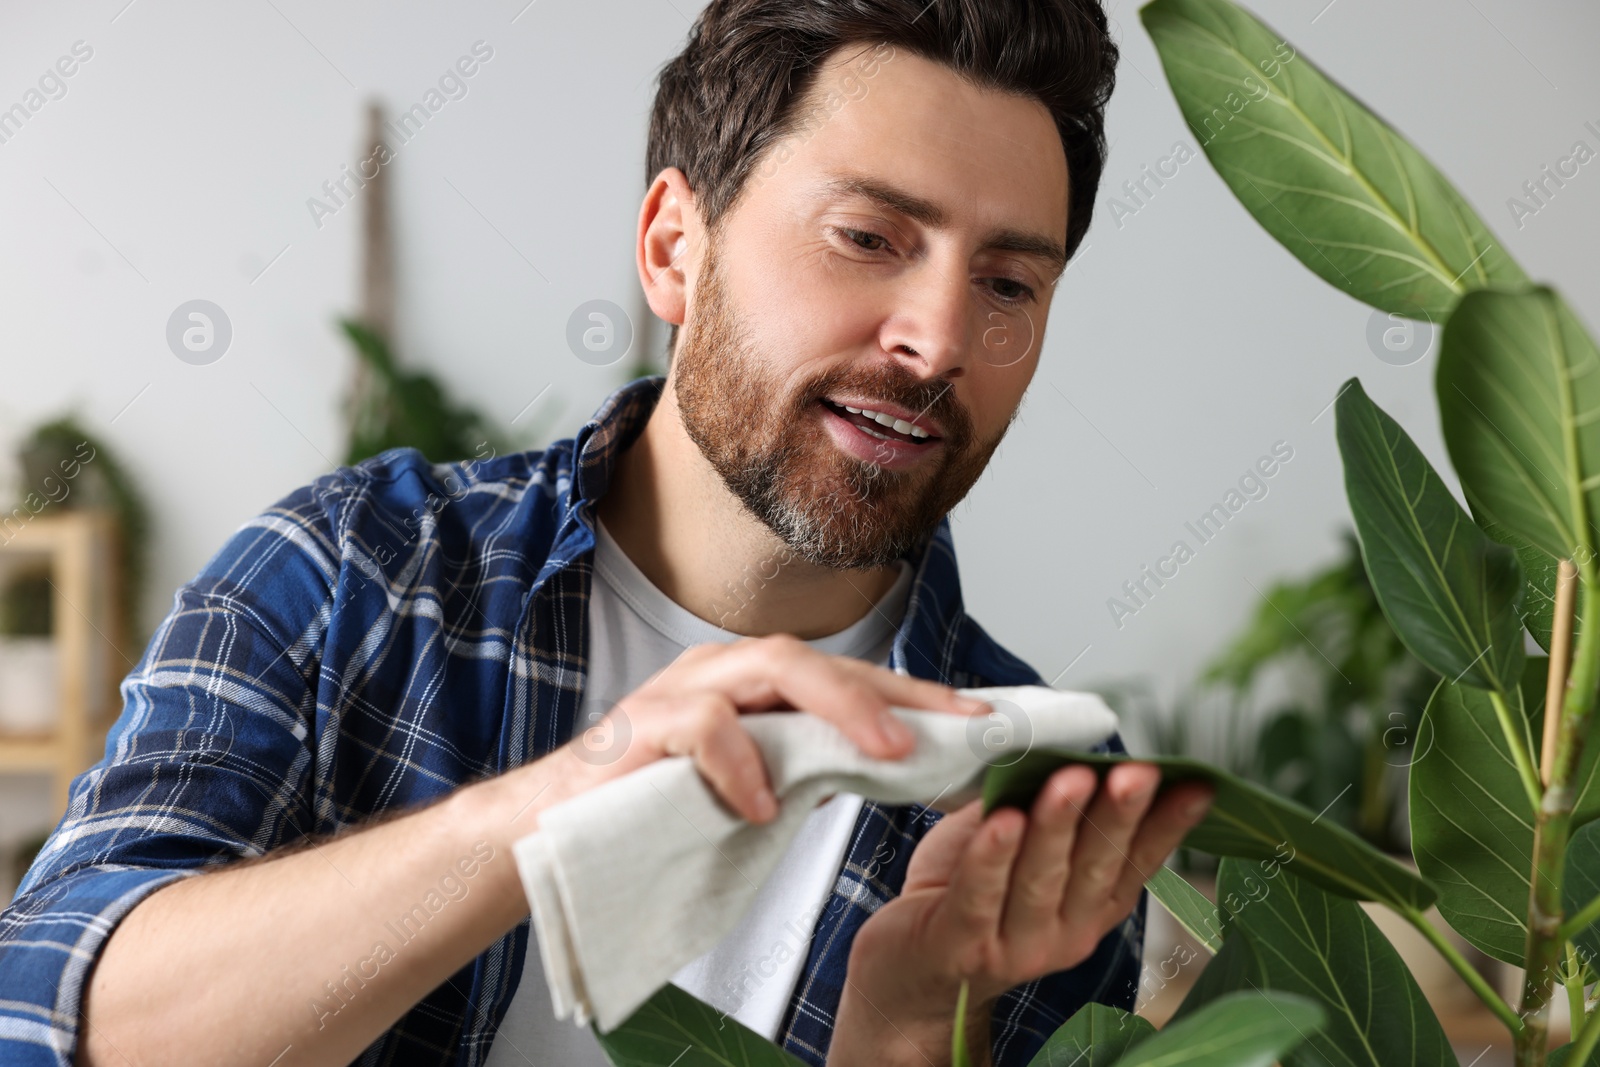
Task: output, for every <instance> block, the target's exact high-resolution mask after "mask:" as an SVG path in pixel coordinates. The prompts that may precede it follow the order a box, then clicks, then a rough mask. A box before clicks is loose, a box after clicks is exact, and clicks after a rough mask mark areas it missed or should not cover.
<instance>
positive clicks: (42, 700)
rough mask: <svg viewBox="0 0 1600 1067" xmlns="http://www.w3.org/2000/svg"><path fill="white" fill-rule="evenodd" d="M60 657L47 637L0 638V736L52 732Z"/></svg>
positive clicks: (55, 718) (57, 705)
mask: <svg viewBox="0 0 1600 1067" xmlns="http://www.w3.org/2000/svg"><path fill="white" fill-rule="evenodd" d="M60 670H61V667H60V656H59V653H58V650H57V648H56V643H55V640H54V639H52V638H49V637H6V638H0V733H17V734H37V733H48V732H50V731H51V730H53V729H55V726H56V721H57V718H58V716H59V714H60V712H59V704H58V700H59V699H60V692H61V678H60Z"/></svg>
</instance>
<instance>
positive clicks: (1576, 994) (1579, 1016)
mask: <svg viewBox="0 0 1600 1067" xmlns="http://www.w3.org/2000/svg"><path fill="white" fill-rule="evenodd" d="M1561 980H1562V982H1563V983H1564V984H1565V985H1566V987H1567V1013H1568V1014H1569V1015H1571V1016H1572V1034H1573V1036H1574V1037H1576V1036H1577V1034H1578V1024H1579V1023H1581V1022H1582V1021H1583V963H1582V961H1580V960H1579V959H1578V953H1577V950H1575V949H1574V948H1573V947H1572V942H1571V941H1568V942H1567V970H1566V973H1565V974H1563V975H1562V976H1561Z"/></svg>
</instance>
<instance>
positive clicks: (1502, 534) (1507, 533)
mask: <svg viewBox="0 0 1600 1067" xmlns="http://www.w3.org/2000/svg"><path fill="white" fill-rule="evenodd" d="M1478 525H1479V526H1480V527H1482V529H1483V532H1484V533H1486V534H1488V535H1489V536H1490V537H1492V538H1494V539H1495V540H1496V541H1499V542H1500V543H1501V544H1505V545H1510V546H1511V547H1512V549H1513V550H1514V551H1515V552H1516V553H1517V559H1518V560H1519V561H1521V563H1522V579H1523V582H1524V584H1525V588H1526V592H1525V593H1524V595H1523V597H1522V622H1523V624H1524V625H1525V626H1527V628H1528V632H1529V633H1531V634H1532V635H1533V639H1534V640H1535V641H1537V642H1539V647H1540V648H1542V649H1544V650H1545V651H1546V652H1548V651H1550V632H1551V630H1552V629H1554V619H1555V612H1556V572H1557V568H1558V566H1559V565H1560V564H1559V561H1558V560H1557V559H1556V558H1555V557H1554V556H1552V555H1551V554H1550V553H1548V552H1546V551H1544V550H1543V549H1542V548H1535V547H1534V546H1533V545H1532V544H1530V543H1529V542H1528V540H1527V538H1524V537H1518V536H1517V535H1516V534H1515V533H1514V532H1513V531H1511V530H1508V529H1506V528H1505V527H1504V526H1499V525H1496V524H1495V523H1492V522H1487V521H1480V522H1479V523H1478ZM1583 596H1584V593H1583V583H1582V582H1578V583H1576V585H1575V588H1574V590H1573V598H1572V640H1573V643H1574V647H1576V643H1577V640H1578V634H1579V632H1581V630H1582V629H1583V626H1582V623H1583Z"/></svg>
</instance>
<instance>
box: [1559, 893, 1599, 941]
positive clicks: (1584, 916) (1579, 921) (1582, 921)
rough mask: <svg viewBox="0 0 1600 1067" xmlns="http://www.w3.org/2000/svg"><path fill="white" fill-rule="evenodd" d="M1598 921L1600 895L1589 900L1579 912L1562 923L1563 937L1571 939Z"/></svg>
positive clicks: (1567, 939) (1563, 938)
mask: <svg viewBox="0 0 1600 1067" xmlns="http://www.w3.org/2000/svg"><path fill="white" fill-rule="evenodd" d="M1597 921H1600V896H1597V897H1595V898H1594V899H1593V900H1591V901H1589V903H1587V904H1585V905H1584V906H1583V908H1582V909H1581V910H1579V912H1578V914H1576V915H1574V916H1573V917H1572V918H1570V919H1568V920H1567V921H1566V922H1564V923H1562V924H1561V939H1562V940H1563V941H1571V940H1572V938H1573V936H1574V935H1576V934H1581V933H1583V932H1584V931H1585V930H1587V929H1589V927H1591V926H1593V925H1594V924H1595V923H1596V922H1597Z"/></svg>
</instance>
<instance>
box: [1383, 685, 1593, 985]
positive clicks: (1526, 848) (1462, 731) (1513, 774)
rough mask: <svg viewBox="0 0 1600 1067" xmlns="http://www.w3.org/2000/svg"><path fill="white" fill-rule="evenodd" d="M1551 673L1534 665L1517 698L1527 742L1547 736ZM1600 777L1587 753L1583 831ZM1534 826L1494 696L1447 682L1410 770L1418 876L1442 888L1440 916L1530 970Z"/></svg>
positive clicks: (1578, 810)
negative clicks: (1525, 956)
mask: <svg viewBox="0 0 1600 1067" xmlns="http://www.w3.org/2000/svg"><path fill="white" fill-rule="evenodd" d="M1548 667H1549V660H1547V659H1545V658H1543V657H1533V658H1530V659H1529V660H1528V663H1527V666H1526V668H1525V669H1524V671H1523V676H1522V685H1521V687H1520V690H1518V691H1514V692H1513V693H1512V694H1511V700H1510V707H1511V712H1512V715H1513V717H1514V718H1516V719H1520V720H1521V721H1522V722H1524V723H1526V728H1527V734H1528V737H1527V738H1526V739H1525V743H1528V744H1531V743H1532V738H1537V737H1540V736H1542V734H1543V730H1544V698H1545V675H1546V671H1547V670H1548ZM1597 770H1600V746H1596V745H1586V746H1584V753H1583V756H1582V758H1581V759H1580V761H1579V764H1578V767H1577V769H1576V772H1575V773H1574V775H1573V779H1572V780H1573V788H1574V790H1575V798H1574V807H1573V813H1572V826H1573V828H1574V829H1576V828H1577V827H1579V826H1582V825H1583V824H1585V823H1588V822H1591V821H1593V820H1594V819H1595V817H1596V816H1600V774H1597ZM1533 827H1534V809H1533V805H1532V803H1531V802H1530V801H1529V799H1528V796H1527V794H1526V793H1525V792H1523V790H1522V788H1521V784H1520V782H1519V781H1518V778H1517V771H1516V766H1515V764H1514V763H1513V762H1512V759H1511V754H1510V752H1509V750H1508V748H1507V745H1506V738H1505V731H1504V730H1502V729H1501V727H1500V723H1499V720H1498V719H1497V718H1496V717H1495V712H1494V707H1493V706H1492V705H1491V703H1490V701H1489V695H1488V694H1487V693H1484V692H1483V691H1481V690H1478V689H1472V688H1469V687H1467V686H1464V685H1452V684H1450V683H1449V682H1441V683H1440V685H1439V688H1438V689H1437V690H1435V691H1434V695H1433V699H1432V700H1430V701H1429V702H1428V710H1427V711H1426V712H1425V713H1424V715H1423V719H1422V725H1421V726H1420V727H1419V728H1418V731H1417V746H1416V754H1415V755H1414V756H1413V757H1412V762H1411V848H1412V853H1413V854H1414V855H1415V857H1416V861H1417V869H1418V870H1419V871H1421V872H1422V875H1423V877H1425V878H1427V879H1428V882H1429V883H1430V884H1431V885H1433V886H1434V887H1435V888H1436V889H1438V891H1439V913H1440V914H1441V915H1443V916H1444V918H1445V920H1446V921H1447V922H1448V923H1449V924H1450V926H1451V927H1452V928H1453V929H1454V930H1455V931H1456V932H1457V933H1459V934H1460V935H1461V936H1462V937H1463V938H1465V939H1466V940H1467V942H1468V943H1469V944H1471V945H1472V946H1474V947H1475V948H1477V949H1479V950H1480V951H1482V952H1484V953H1486V954H1488V955H1490V956H1493V957H1494V958H1495V959H1497V960H1503V961H1505V962H1506V963H1509V964H1512V965H1513V966H1521V965H1522V953H1523V949H1524V948H1525V944H1526V940H1527V936H1528V927H1527V913H1528V874H1529V872H1530V871H1531V870H1532V869H1533ZM1577 840H1578V839H1577V838H1576V837H1575V838H1574V846H1573V847H1576V843H1577ZM1589 840H1594V839H1593V838H1590V839H1589ZM1569 855H1570V853H1569ZM1569 862H1570V861H1569ZM1568 877H1569V879H1571V878H1572V877H1573V872H1572V871H1570V870H1569V872H1568ZM1584 902H1585V903H1587V901H1584Z"/></svg>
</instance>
